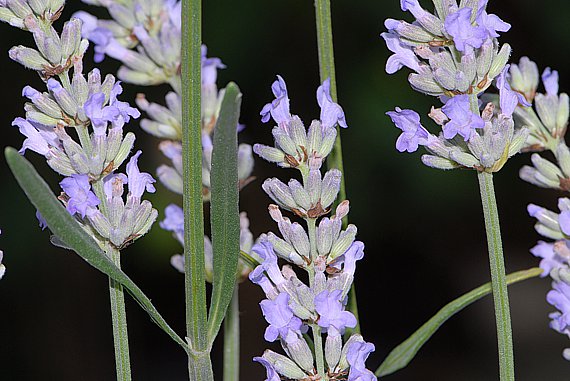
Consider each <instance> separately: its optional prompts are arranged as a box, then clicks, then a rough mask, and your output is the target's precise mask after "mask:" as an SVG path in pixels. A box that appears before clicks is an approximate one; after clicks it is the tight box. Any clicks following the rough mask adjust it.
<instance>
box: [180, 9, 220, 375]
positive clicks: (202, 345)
mask: <svg viewBox="0 0 570 381" xmlns="http://www.w3.org/2000/svg"><path fill="white" fill-rule="evenodd" d="M201 17H202V3H201V0H183V1H182V167H183V172H184V174H183V179H184V200H183V206H184V261H185V263H184V274H185V276H184V278H185V291H186V334H187V338H188V342H189V345H190V351H191V352H192V353H194V355H191V356H190V357H189V358H188V371H189V374H190V380H201V381H202V380H203V381H209V380H213V379H214V376H213V373H212V365H211V361H210V349H209V348H208V338H207V335H206V333H207V327H208V325H207V323H208V322H207V319H208V318H207V315H208V311H207V306H206V283H205V279H204V268H205V267H204V266H205V265H204V216H203V202H202V141H201V138H202V128H201V120H202V116H201V113H202V111H201V67H202V64H201V43H202V25H201V22H202V21H201Z"/></svg>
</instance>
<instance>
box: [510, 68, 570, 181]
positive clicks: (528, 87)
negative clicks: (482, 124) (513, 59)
mask: <svg viewBox="0 0 570 381" xmlns="http://www.w3.org/2000/svg"><path fill="white" fill-rule="evenodd" d="M539 81H540V78H539V71H538V67H537V65H536V64H535V63H534V62H532V61H531V60H529V59H528V58H526V57H524V58H522V59H521V61H520V63H519V65H513V66H512V67H511V86H512V88H513V89H514V90H516V91H519V92H521V93H523V94H525V97H526V98H527V100H528V102H529V103H532V106H533V107H524V108H523V107H519V108H518V109H517V110H516V111H515V124H518V125H520V126H526V127H527V128H528V129H529V130H530V135H529V138H528V140H527V142H526V145H525V150H526V151H531V152H532V151H544V150H548V151H551V152H552V153H553V154H554V157H555V159H556V164H555V163H552V162H551V161H549V160H547V159H545V158H543V157H541V156H540V155H539V154H537V153H535V154H533V155H532V156H531V160H532V164H533V165H532V166H524V167H523V168H522V169H521V171H520V177H521V178H522V179H523V180H525V181H527V182H529V183H531V184H534V185H537V186H539V187H542V188H552V189H558V190H562V191H569V190H570V149H569V148H568V146H567V145H566V142H565V141H564V135H566V129H567V127H568V118H569V117H570V99H569V98H568V95H567V94H564V93H562V94H559V93H558V72H557V71H556V70H551V69H550V68H546V70H544V72H543V73H542V83H543V85H544V89H545V91H546V93H545V94H542V93H538V92H537V89H538V85H539Z"/></svg>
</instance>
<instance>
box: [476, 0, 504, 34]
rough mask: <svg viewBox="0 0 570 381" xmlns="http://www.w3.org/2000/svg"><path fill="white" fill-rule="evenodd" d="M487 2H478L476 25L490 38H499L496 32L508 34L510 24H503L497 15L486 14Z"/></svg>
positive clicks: (487, 0) (480, 0) (481, 0)
mask: <svg viewBox="0 0 570 381" xmlns="http://www.w3.org/2000/svg"><path fill="white" fill-rule="evenodd" d="M488 2H489V0H479V9H478V11H477V24H478V25H479V26H480V27H482V28H483V29H484V30H485V31H486V32H487V35H488V36H489V37H490V38H497V37H499V33H497V32H508V31H509V30H510V29H511V24H509V23H506V22H504V21H503V20H501V19H500V18H499V16H497V15H493V14H488V13H487V11H486V10H485V9H486V8H487V3H488Z"/></svg>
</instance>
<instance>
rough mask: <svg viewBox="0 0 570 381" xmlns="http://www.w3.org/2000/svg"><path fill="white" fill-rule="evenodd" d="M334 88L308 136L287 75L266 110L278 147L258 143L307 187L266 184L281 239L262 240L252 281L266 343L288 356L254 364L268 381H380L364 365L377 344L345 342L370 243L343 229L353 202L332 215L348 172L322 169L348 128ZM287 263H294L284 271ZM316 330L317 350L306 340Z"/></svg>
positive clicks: (268, 354)
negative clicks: (360, 265) (359, 268)
mask: <svg viewBox="0 0 570 381" xmlns="http://www.w3.org/2000/svg"><path fill="white" fill-rule="evenodd" d="M329 86H330V82H329V81H328V80H327V81H325V82H324V83H323V84H322V86H320V87H319V89H318V91H317V100H318V102H319V105H320V107H321V116H320V120H315V121H313V122H312V123H311V125H310V127H309V129H308V131H307V129H305V127H304V125H303V123H302V122H301V120H300V119H299V117H298V116H296V115H291V113H290V110H289V96H288V94H287V88H286V85H285V81H284V80H283V78H281V77H278V79H277V81H275V82H274V83H273V86H272V90H273V93H274V95H275V97H276V99H275V100H274V101H273V102H271V103H269V104H267V105H266V106H265V107H264V108H263V110H262V112H261V116H262V121H263V122H268V121H269V120H270V118H273V120H274V121H275V123H276V124H277V125H276V126H275V127H274V128H273V131H272V133H273V137H274V138H275V147H268V146H262V145H255V147H254V150H255V152H256V153H258V154H259V155H260V156H261V157H262V158H264V159H266V160H268V161H270V162H274V163H277V164H278V165H279V166H281V167H287V168H289V167H292V168H297V169H299V171H300V173H301V177H302V182H299V181H297V180H295V179H292V180H290V181H289V182H288V184H285V183H283V182H281V181H280V180H278V179H268V180H266V181H265V182H264V184H263V189H264V190H265V192H266V193H267V194H268V195H269V197H271V199H272V200H273V201H274V202H275V203H276V204H277V205H270V206H269V214H270V215H271V217H272V218H273V220H274V221H275V222H276V223H277V226H278V228H279V232H280V233H281V237H279V236H277V235H276V234H274V233H268V234H264V235H262V236H261V237H260V239H259V241H258V243H257V244H255V245H254V246H253V252H254V253H256V254H257V255H258V257H259V258H260V259H261V265H259V266H258V267H257V268H256V269H255V270H254V271H253V272H251V274H250V276H249V278H250V280H251V281H252V282H254V283H255V284H258V285H259V286H260V287H261V288H262V289H263V291H264V293H265V295H266V297H267V299H265V300H263V301H262V302H261V303H260V306H261V310H262V312H263V315H264V316H265V319H266V320H267V323H268V324H269V325H268V327H267V329H266V331H265V339H266V340H267V341H269V342H273V341H276V340H279V341H280V343H281V345H282V347H283V349H284V351H285V353H286V354H287V356H284V355H281V354H278V353H275V352H273V351H270V350H267V351H265V353H264V354H263V356H262V357H257V358H255V359H254V360H255V361H257V362H259V363H261V364H262V365H263V366H265V368H266V370H267V380H269V381H274V380H280V379H282V378H285V379H292V380H313V379H315V380H316V379H327V380H351V381H356V380H361V381H363V380H376V377H375V376H374V374H373V373H372V372H370V371H369V370H367V369H366V366H365V364H364V363H365V361H366V358H367V357H368V355H369V354H370V352H372V351H373V350H374V346H373V345H372V344H369V343H365V342H364V340H363V338H362V336H360V335H357V334H354V335H352V336H351V337H350V338H349V339H348V340H343V336H342V335H343V334H344V332H345V330H346V329H347V328H354V327H355V326H356V324H357V321H356V318H355V316H354V315H353V314H352V313H351V312H349V311H346V303H347V295H348V292H349V290H350V287H351V285H352V283H353V280H354V273H355V270H356V262H357V261H358V260H360V259H362V258H363V256H364V244H363V243H362V242H359V241H355V237H356V231H357V229H356V227H355V226H354V225H349V226H348V227H347V228H346V229H344V230H343V225H342V219H343V218H344V217H346V215H347V214H348V211H349V203H348V201H343V202H341V203H340V204H339V205H338V206H337V207H336V214H334V215H333V216H331V217H326V216H327V215H328V214H329V212H330V211H331V205H332V203H333V202H334V201H335V200H336V198H337V196H338V193H339V190H340V181H341V173H340V171H338V170H335V169H333V170H330V171H328V172H327V173H326V174H325V175H324V176H323V175H322V173H321V165H322V163H323V160H324V159H325V158H326V156H327V155H328V154H329V153H330V151H331V149H332V144H333V142H334V139H335V137H336V129H335V127H336V125H337V124H338V125H340V126H342V127H346V126H347V125H346V120H345V117H344V112H343V110H342V108H341V107H340V106H339V105H338V104H336V103H335V102H333V100H332V98H331V96H330V89H329ZM282 210H286V211H289V212H291V213H292V214H293V215H295V216H297V217H300V218H302V219H303V220H304V221H305V223H306V227H307V228H306V229H305V227H303V226H302V225H301V224H299V223H298V222H292V221H291V220H290V219H289V218H287V217H284V216H283V214H282ZM280 259H281V260H283V261H285V262H287V263H288V264H285V265H283V266H282V267H280V266H279V263H278V262H279V260H280ZM293 265H294V266H296V267H298V268H300V269H302V270H305V271H306V272H307V274H308V279H309V284H308V285H307V284H306V283H304V282H303V281H302V280H301V279H300V278H299V277H298V276H297V274H296V272H295V270H294V269H293ZM309 328H310V329H311V330H312V335H313V343H314V350H312V349H311V348H310V347H309V344H308V343H307V341H306V339H305V337H304V334H305V333H307V331H308V330H309ZM323 334H326V340H325V343H324V348H323V338H322V335H323ZM343 341H344V343H343ZM325 362H326V364H325ZM315 364H316V366H315Z"/></svg>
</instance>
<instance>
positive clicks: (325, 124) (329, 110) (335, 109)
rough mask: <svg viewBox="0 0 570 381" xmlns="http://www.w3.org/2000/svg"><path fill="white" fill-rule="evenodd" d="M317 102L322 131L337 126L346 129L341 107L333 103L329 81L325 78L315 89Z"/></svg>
mask: <svg viewBox="0 0 570 381" xmlns="http://www.w3.org/2000/svg"><path fill="white" fill-rule="evenodd" d="M317 101H318V102H319V106H320V107H321V126H322V128H323V129H328V128H333V127H334V126H336V124H337V123H338V125H339V126H341V127H343V128H347V127H348V126H347V124H346V117H345V116H344V111H343V110H342V107H340V105H338V104H337V103H335V102H334V101H333V100H332V97H331V79H330V78H327V79H325V81H324V82H323V84H322V85H321V86H319V88H318V89H317Z"/></svg>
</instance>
